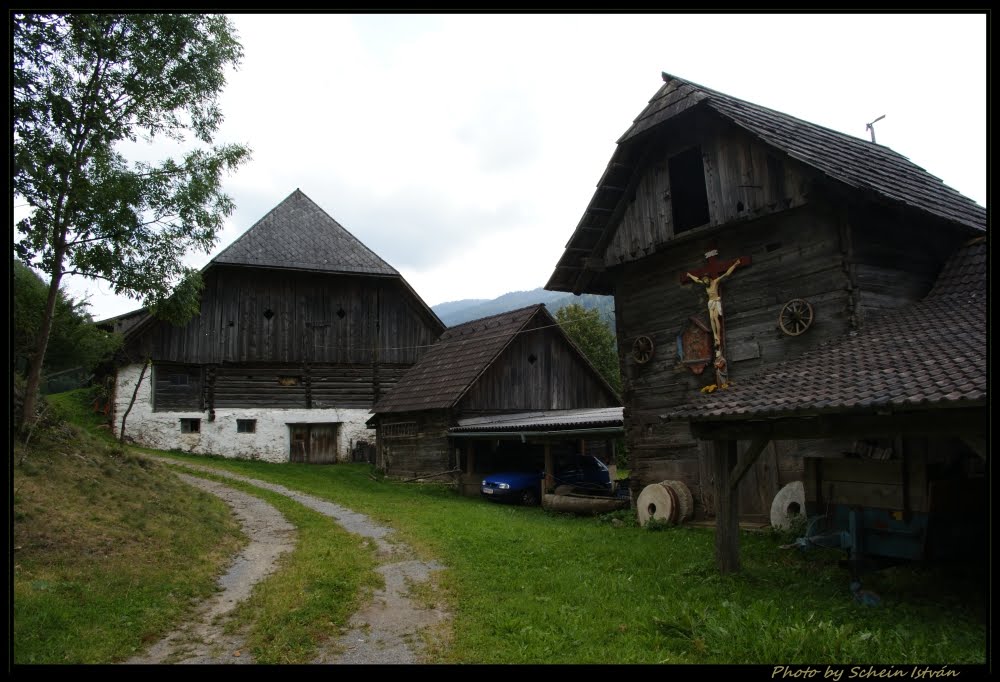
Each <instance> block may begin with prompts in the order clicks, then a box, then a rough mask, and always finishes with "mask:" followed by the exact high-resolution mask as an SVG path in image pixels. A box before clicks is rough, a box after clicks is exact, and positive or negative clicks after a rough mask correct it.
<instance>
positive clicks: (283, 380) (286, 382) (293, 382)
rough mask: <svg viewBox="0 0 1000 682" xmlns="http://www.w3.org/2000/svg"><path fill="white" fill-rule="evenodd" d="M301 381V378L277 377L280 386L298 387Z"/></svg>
mask: <svg viewBox="0 0 1000 682" xmlns="http://www.w3.org/2000/svg"><path fill="white" fill-rule="evenodd" d="M300 381H301V377H292V376H279V377H278V383H279V384H281V385H282V386H298V385H299V382H300Z"/></svg>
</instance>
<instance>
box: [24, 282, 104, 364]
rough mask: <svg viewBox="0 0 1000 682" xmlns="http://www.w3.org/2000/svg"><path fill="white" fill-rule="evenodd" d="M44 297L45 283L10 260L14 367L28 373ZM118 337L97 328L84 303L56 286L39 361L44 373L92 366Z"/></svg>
mask: <svg viewBox="0 0 1000 682" xmlns="http://www.w3.org/2000/svg"><path fill="white" fill-rule="evenodd" d="M47 298H48V286H47V285H46V283H45V282H44V281H43V280H42V278H41V277H39V276H38V274H37V273H36V272H34V271H33V270H32V269H31V268H29V267H28V266H26V265H23V264H21V263H14V288H13V303H14V311H13V330H12V332H13V333H12V335H11V340H12V342H13V351H14V357H13V360H14V370H15V372H17V373H18V374H23V375H26V374H28V373H30V371H31V367H32V365H34V364H35V363H36V359H35V351H36V350H37V348H38V333H39V330H40V328H41V322H42V314H43V312H44V310H45V302H46V299H47ZM120 341H121V337H120V336H119V335H117V334H111V333H108V332H104V331H101V330H100V329H98V328H97V327H95V326H94V324H93V319H92V318H91V316H90V314H89V313H88V312H87V303H86V302H85V301H77V300H74V299H73V298H71V297H70V296H68V295H67V294H66V292H64V291H63V290H61V289H60V291H59V293H58V295H57V298H56V307H55V310H54V311H53V314H52V329H51V332H50V333H49V343H48V347H47V348H46V352H45V360H44V362H42V363H41V365H42V368H43V371H44V373H45V374H52V373H55V372H60V371H63V370H68V369H73V368H75V367H82V368H84V370H85V371H88V372H89V371H90V370H92V369H93V368H94V367H95V366H96V365H97V364H98V363H99V362H101V361H102V360H104V359H105V358H107V357H108V356H109V355H110V354H111V353H113V352H114V351H115V350H116V349H117V348H118V346H119V344H120Z"/></svg>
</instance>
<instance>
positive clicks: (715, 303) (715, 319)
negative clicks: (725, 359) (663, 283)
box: [687, 259, 740, 348]
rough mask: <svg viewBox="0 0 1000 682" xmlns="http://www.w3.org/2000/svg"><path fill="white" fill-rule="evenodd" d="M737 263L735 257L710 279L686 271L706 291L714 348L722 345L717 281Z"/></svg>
mask: <svg viewBox="0 0 1000 682" xmlns="http://www.w3.org/2000/svg"><path fill="white" fill-rule="evenodd" d="M739 264H740V261H739V259H736V260H735V261H733V264H732V265H730V266H729V269H728V270H726V271H725V272H724V273H722V274H721V275H719V276H718V277H716V278H715V279H712V278H711V277H709V276H708V275H705V276H704V277H701V278H698V277H695V276H694V275H692V274H691V273H690V272H689V273H687V276H688V277H690V278H691V279H693V280H694V281H695V282H697V283H698V284H704V285H705V290H706V291H707V292H708V318H709V320H710V321H711V322H712V336H713V337H714V338H715V347H716V348H719V347H721V346H722V333H721V330H720V327H721V325H720V323H719V319H720V318H721V317H722V295H721V294H720V293H719V282H721V281H722V280H723V279H724V278H726V277H729V275H731V274H732V273H733V270H735V269H736V266H737V265H739Z"/></svg>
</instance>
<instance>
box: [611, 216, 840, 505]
mask: <svg viewBox="0 0 1000 682" xmlns="http://www.w3.org/2000/svg"><path fill="white" fill-rule="evenodd" d="M838 225H839V222H838V219H836V218H835V217H833V216H832V215H831V213H830V211H829V209H823V208H821V207H818V206H805V207H800V208H797V209H793V210H790V211H787V212H784V213H780V214H776V215H773V216H769V217H765V218H762V219H760V220H759V221H755V222H753V223H747V224H745V225H742V226H739V227H734V228H733V229H731V230H728V231H726V232H725V233H722V234H719V235H713V236H711V239H713V240H714V241H715V243H716V245H717V246H718V248H719V257H720V258H723V259H730V258H735V257H737V256H750V257H751V258H752V264H751V265H750V266H748V267H745V268H739V269H737V270H736V271H735V272H734V273H733V275H732V276H731V277H730V278H729V279H727V280H726V281H724V282H723V284H722V300H723V311H724V313H725V314H724V318H723V319H724V324H725V330H726V343H727V355H728V359H729V361H730V380H731V381H739V380H740V378H741V377H746V376H749V375H750V374H752V373H754V372H756V371H758V370H760V369H761V368H763V367H765V366H766V365H768V364H771V363H773V362H775V361H778V360H782V359H785V358H787V357H791V356H795V355H798V354H800V353H802V352H804V351H805V350H807V349H809V348H811V347H813V346H815V345H816V344H818V343H820V342H822V341H824V340H827V339H829V338H831V337H834V336H839V335H841V334H843V333H846V331H847V330H848V328H849V306H848V299H849V297H848V290H847V289H848V276H847V274H846V270H845V267H844V261H843V257H842V253H843V251H842V239H841V236H840V231H839V229H838ZM707 241H708V238H706V239H691V240H685V241H683V242H680V243H678V244H677V245H676V246H674V247H673V248H672V249H671V250H670V251H669V252H667V253H660V254H656V255H654V256H651V257H647V258H645V259H643V260H642V261H640V262H637V263H631V264H626V265H624V266H623V267H621V269H620V270H619V271H618V276H617V278H616V281H617V287H616V291H615V301H616V324H617V333H618V339H619V351H620V356H619V359H620V362H621V368H622V377H623V381H624V391H625V403H626V410H625V426H626V442H627V444H628V447H629V452H630V457H631V463H630V468H631V477H632V484H633V488H634V491H638V490H641V489H642V487H644V486H645V485H648V484H650V483H655V482H658V481H661V480H664V479H668V478H672V479H678V480H682V481H684V482H685V483H687V484H688V485H689V487H692V492H693V493H694V495H695V498H696V499H703V500H707V499H709V498H710V496H711V491H710V488H706V489H705V490H704V491H703V490H700V489H699V488H701V487H703V486H705V485H706V481H707V479H705V472H704V471H702V470H701V466H700V464H699V449H698V446H697V445H696V443H695V441H694V440H693V439H692V437H691V435H690V430H689V428H688V425H687V423H686V422H679V423H662V422H661V420H660V415H661V414H664V413H665V412H666V411H667V410H668V408H670V407H672V406H675V405H679V404H681V403H683V402H685V401H687V400H688V399H689V398H690V396H692V395H693V394H694V393H695V392H696V391H699V390H700V389H701V387H702V386H704V385H706V384H708V383H714V376H713V374H712V372H711V369H710V368H708V369H706V370H705V372H704V373H703V374H702V375H701V376H695V375H694V374H692V373H691V372H690V371H688V370H687V369H685V368H684V367H683V366H681V365H679V364H678V363H677V357H676V336H677V334H678V333H679V332H680V331H681V329H682V328H683V326H684V325H685V324H686V321H687V319H688V317H689V316H692V315H696V316H699V317H701V319H702V320H703V321H705V322H707V319H708V314H707V296H706V294H705V288H704V287H703V286H699V285H696V284H694V283H693V282H692V283H691V284H689V285H683V286H682V285H680V284H679V275H680V274H682V273H683V272H686V271H688V270H691V269H694V268H697V267H701V266H702V265H703V264H704V252H705V251H706V248H707ZM791 298H804V299H806V300H808V301H810V302H811V303H812V304H813V307H814V309H815V313H816V320H815V322H814V324H813V327H812V328H811V329H810V330H809V331H808V332H806V333H805V334H803V335H801V336H799V337H788V336H785V335H784V334H782V333H781V331H780V330H779V329H778V324H777V321H778V314H779V312H780V310H781V306H782V305H783V304H784V303H785V302H786V301H788V300H789V299H791ZM639 335H646V336H649V337H651V338H652V339H653V341H654V344H655V347H656V351H655V354H654V356H653V359H652V360H651V361H650V362H649V363H647V364H645V365H638V364H637V363H635V361H634V360H633V359H632V358H631V355H630V350H631V346H632V343H633V341H634V340H635V338H636V337H637V336H639ZM746 445H747V444H746V443H742V442H741V443H740V444H739V448H740V451H742V450H743V449H745V447H746ZM771 452H772V454H771V455H769V456H768V457H763V458H762V462H761V463H759V464H758V467H765V468H769V469H771V470H775V473H776V475H775V473H772V472H771V471H770V470H762V471H759V472H757V474H755V475H758V476H759V479H760V480H765V481H767V482H768V483H767V486H768V487H769V488H770V487H773V485H775V483H773V481H774V480H775V478H776V479H777V480H778V481H779V482H780V480H781V479H782V474H781V468H782V467H781V466H780V459H781V458H780V457H779V455H778V453H777V452H775V451H774V450H773V449H772V451H771ZM706 461H707V460H706ZM786 468H787V467H786ZM750 480H753V479H752V478H751V479H750ZM707 485H709V486H710V485H711V484H710V483H707ZM741 485H742V486H746V485H748V484H747V483H746V482H744V483H743V484H741ZM743 489H744V488H742V487H741V491H742V490H743ZM755 494H756V493H755ZM743 497H744V498H747V499H749V498H748V497H747V495H743ZM757 497H761V496H760V495H757ZM760 513H763V509H761V510H760Z"/></svg>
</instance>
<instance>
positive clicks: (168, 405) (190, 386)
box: [153, 364, 202, 412]
mask: <svg viewBox="0 0 1000 682" xmlns="http://www.w3.org/2000/svg"><path fill="white" fill-rule="evenodd" d="M177 377H183V383H179V382H178V381H177V379H176V378H177ZM201 387H202V373H201V368H200V367H197V366H191V365H164V364H155V365H153V411H155V412H175V411H181V412H190V411H191V410H200V409H202V394H201Z"/></svg>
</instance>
